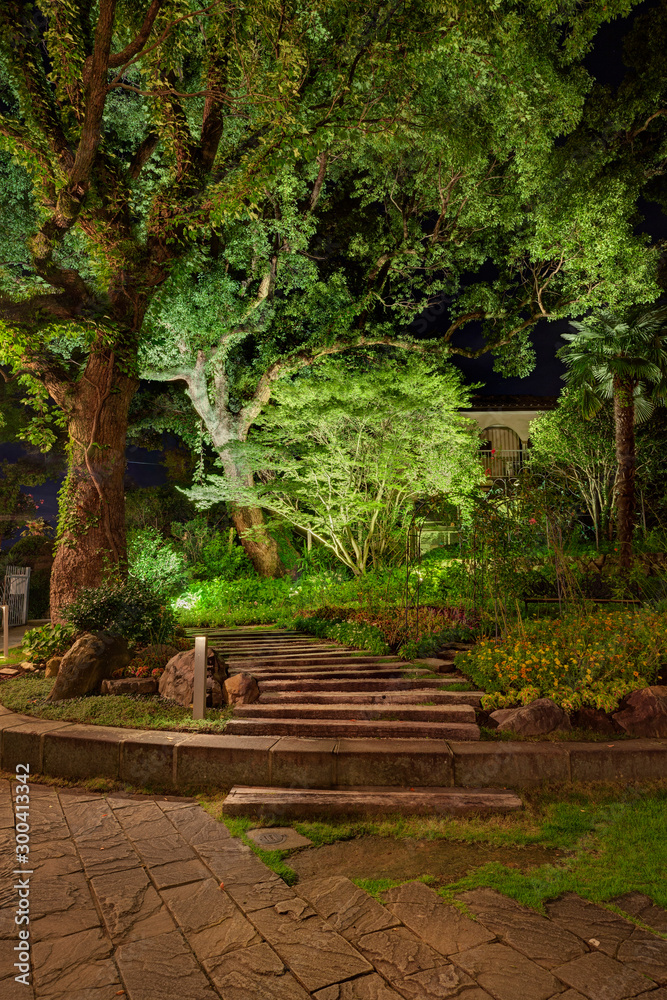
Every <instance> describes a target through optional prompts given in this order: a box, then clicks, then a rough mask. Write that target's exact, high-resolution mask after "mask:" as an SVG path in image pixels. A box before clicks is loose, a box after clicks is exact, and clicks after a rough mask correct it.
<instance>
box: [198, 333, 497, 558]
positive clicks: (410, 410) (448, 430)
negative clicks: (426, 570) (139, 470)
mask: <svg viewBox="0 0 667 1000" xmlns="http://www.w3.org/2000/svg"><path fill="white" fill-rule="evenodd" d="M468 402H469V393H468V391H467V390H466V389H465V388H464V387H463V385H462V383H461V376H460V374H459V372H458V371H457V370H456V369H454V368H453V367H451V366H450V367H448V368H444V369H443V368H440V370H438V368H437V367H436V366H435V365H434V364H433V363H432V362H431V363H428V362H427V361H425V360H424V359H423V358H421V357H414V356H408V357H407V358H405V357H404V358H399V359H397V358H392V357H386V356H382V355H381V354H378V353H377V352H375V353H373V354H371V353H369V354H368V355H367V356H366V357H365V358H364V359H354V360H353V359H349V360H347V361H346V362H344V363H340V362H339V363H337V364H334V363H333V361H332V359H324V360H323V361H319V362H318V363H317V364H316V365H315V366H314V367H313V368H312V369H309V370H307V371H305V372H302V373H300V374H299V375H297V376H296V377H295V378H293V379H283V380H281V381H280V382H278V383H277V385H276V388H275V392H274V399H273V401H272V403H271V405H270V406H268V407H267V408H266V409H265V411H264V413H263V414H262V416H261V417H260V418H259V422H258V426H257V427H256V428H254V429H253V431H252V433H251V436H250V440H249V441H248V443H247V445H245V446H243V445H239V446H237V448H236V449H235V450H236V460H237V462H238V465H239V467H240V468H243V467H244V466H245V467H246V468H247V469H248V470H249V471H250V470H252V471H255V472H259V473H261V481H260V483H258V485H257V486H256V487H255V488H254V489H248V487H247V486H245V484H244V483H238V482H234V481H231V480H230V479H229V478H225V477H223V476H219V475H209V476H208V477H206V481H205V482H204V483H202V485H200V486H194V487H193V488H192V490H190V491H188V495H189V496H190V497H191V498H192V499H193V500H194V501H195V502H196V503H197V505H198V506H200V507H206V506H209V505H210V504H211V503H213V502H216V501H219V500H221V499H225V500H233V501H236V502H241V503H246V504H248V505H252V504H254V505H255V506H261V507H263V508H264V509H265V510H268V511H270V512H271V513H273V514H275V515H277V516H278V517H279V518H280V519H281V520H283V521H286V522H287V523H288V524H290V525H293V526H294V527H295V528H297V529H299V530H300V531H301V532H302V533H303V534H306V533H310V535H311V536H312V538H313V539H315V540H316V541H317V542H319V543H320V544H322V545H324V546H325V548H327V549H329V550H330V551H331V552H332V553H333V554H334V555H335V556H336V558H337V559H339V560H340V561H341V562H342V563H343V564H344V565H345V566H347V567H348V568H349V569H351V570H352V571H353V572H354V573H355V574H363V573H364V572H365V571H366V568H367V566H368V565H369V564H371V563H372V565H373V567H374V568H378V567H380V566H382V565H384V564H386V563H387V562H391V561H392V560H396V559H397V558H398V560H399V561H400V558H401V556H402V555H403V553H404V550H405V529H406V527H407V526H408V525H409V522H410V518H411V515H412V512H413V509H414V503H415V501H416V500H418V499H419V498H420V497H425V496H433V495H439V494H441V493H447V494H448V495H449V496H450V497H451V498H452V500H453V502H455V503H456V502H458V503H459V505H460V506H463V507H465V506H466V503H467V502H469V497H470V495H471V494H472V492H473V491H474V489H475V487H477V486H479V483H480V481H481V479H482V470H481V467H480V464H479V458H478V454H477V453H478V451H479V440H478V436H477V434H476V432H475V429H474V428H473V426H472V425H471V422H470V421H469V420H468V419H467V418H466V417H463V416H461V415H460V414H459V413H458V410H459V408H460V407H462V406H466V405H467V403H468Z"/></svg>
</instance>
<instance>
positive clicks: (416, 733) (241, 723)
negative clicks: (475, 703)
mask: <svg viewBox="0 0 667 1000" xmlns="http://www.w3.org/2000/svg"><path fill="white" fill-rule="evenodd" d="M225 736H307V737H309V738H315V737H319V738H320V739H342V738H343V737H356V738H359V739H368V738H372V739H376V738H385V739H434V740H478V739H479V726H476V725H474V724H473V723H470V722H460V723H459V722H442V723H441V722H400V721H399V722H394V721H391V720H388V719H380V720H379V721H377V722H367V721H365V720H364V719H322V720H321V721H320V720H317V719H282V718H281V719H235V718H233V719H231V720H230V721H229V722H228V723H227V725H226V726H225Z"/></svg>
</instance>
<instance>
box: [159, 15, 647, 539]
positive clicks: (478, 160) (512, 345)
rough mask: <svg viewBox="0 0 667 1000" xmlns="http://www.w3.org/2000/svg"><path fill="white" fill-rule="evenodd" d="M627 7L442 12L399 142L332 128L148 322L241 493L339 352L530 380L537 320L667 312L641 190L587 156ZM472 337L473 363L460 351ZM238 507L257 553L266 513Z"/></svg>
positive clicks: (169, 291)
mask: <svg viewBox="0 0 667 1000" xmlns="http://www.w3.org/2000/svg"><path fill="white" fill-rule="evenodd" d="M630 6H631V5H630V4H620V3H619V4H616V5H609V4H605V3H602V4H597V3H593V4H590V5H587V6H586V8H585V9H584V8H582V7H581V6H580V5H578V4H575V3H572V4H559V5H558V6H557V7H555V6H554V5H551V4H543V3H542V4H529V5H528V6H527V7H526V9H525V10H523V11H522V12H519V11H518V10H517V8H516V7H515V5H514V4H512V3H507V4H505V3H500V4H499V5H496V6H495V8H494V10H493V11H491V10H489V9H487V7H486V6H485V5H480V4H472V5H469V4H466V3H459V4H449V5H447V7H446V11H445V8H443V9H440V10H439V11H436V10H435V9H434V13H433V18H434V20H433V22H431V27H432V26H433V25H435V31H434V32H433V31H432V32H427V34H426V35H425V38H426V39H427V42H428V44H424V45H421V46H420V45H415V46H412V47H406V48H405V50H404V51H402V53H401V59H400V60H397V61H396V64H395V65H396V75H397V76H398V78H399V79H400V81H401V85H402V89H401V90H400V91H399V93H395V92H387V93H386V94H385V95H383V103H382V104H380V105H378V106H380V107H382V108H384V109H386V110H385V115H386V114H390V116H391V119H392V122H393V127H392V129H391V131H388V130H386V129H380V128H378V127H376V126H375V125H373V127H369V128H366V129H357V130H355V131H354V132H351V131H350V130H348V131H345V130H342V129H341V130H337V131H336V130H331V129H330V130H328V132H327V133H326V135H322V143H321V145H320V146H319V148H318V151H317V155H314V156H310V157H303V158H300V159H298V160H294V159H290V160H285V161H284V162H283V163H282V164H280V165H276V170H275V173H274V175H273V177H272V178H271V181H270V183H269V182H267V184H266V185H265V186H264V187H263V188H261V189H254V190H253V197H252V200H251V199H250V198H249V197H248V198H246V199H245V201H244V203H243V204H244V206H245V212H244V214H242V215H241V216H240V217H239V218H238V219H232V218H227V219H224V220H221V222H220V224H219V225H218V226H217V228H216V230H215V232H214V233H212V234H211V238H210V240H209V241H208V243H205V242H203V241H202V242H201V243H200V244H199V245H198V247H197V250H196V253H193V255H192V256H191V257H190V258H189V259H188V260H187V261H185V260H184V261H183V265H182V271H181V274H182V279H181V280H180V281H179V282H178V283H173V284H171V285H165V286H164V287H163V288H162V289H161V291H160V293H159V294H158V295H157V296H156V298H155V299H154V301H153V304H152V307H151V309H150V311H149V314H148V315H147V320H146V325H145V336H144V339H143V342H142V348H141V361H142V366H143V367H142V370H143V373H144V375H145V376H146V377H147V378H150V379H155V380H159V381H164V382H174V383H178V384H181V385H184V386H185V388H186V393H187V395H188V397H189V399H190V402H191V404H192V407H193V410H194V414H195V415H196V418H197V420H198V421H199V422H200V433H201V435H202V436H203V437H204V438H205V439H206V440H207V441H208V442H209V443H210V444H211V445H212V447H213V448H214V450H215V451H216V453H217V454H218V456H219V458H220V460H221V462H222V465H223V468H224V471H225V475H226V476H227V477H228V478H229V479H230V480H232V481H236V482H240V481H241V480H243V479H244V478H245V479H246V485H250V480H249V479H248V477H247V473H246V472H245V471H244V470H243V469H242V468H241V467H240V466H239V465H238V463H237V462H236V460H235V453H236V449H235V445H236V444H237V443H238V442H243V441H244V440H245V439H246V438H247V436H248V433H249V430H250V428H251V427H252V424H253V422H254V421H255V420H256V419H257V417H258V416H259V414H260V413H261V411H262V408H263V407H264V406H265V405H266V403H267V402H268V400H269V399H270V397H271V393H272V387H273V386H274V384H275V382H276V380H278V379H280V378H282V377H283V376H285V375H287V374H289V373H290V372H292V371H294V370H297V369H299V368H302V367H304V366H309V365H312V364H313V363H314V362H315V361H316V360H317V359H318V358H319V357H322V356H323V355H333V354H337V353H340V352H344V351H349V350H355V349H362V350H363V349H364V348H365V347H367V346H368V345H377V344H389V345H394V346H400V347H403V348H405V349H409V350H412V351H420V352H431V351H435V352H440V353H442V354H447V353H452V352H458V353H461V354H466V355H475V354H481V353H483V352H484V351H486V350H494V351H495V352H496V353H497V354H498V355H499V356H500V357H501V360H502V361H503V363H504V364H505V370H506V371H507V372H508V373H513V374H520V373H524V372H525V371H526V370H527V368H529V367H530V362H531V357H532V355H531V350H530V347H529V344H528V340H527V337H528V332H529V331H530V329H531V327H532V326H534V324H535V323H536V322H538V320H540V319H544V318H549V319H554V318H557V317H562V316H570V315H576V314H582V313H584V312H585V311H586V310H588V309H590V308H591V306H596V305H597V306H602V305H603V304H606V303H609V302H619V301H621V300H623V301H640V302H641V301H646V300H651V299H652V298H655V297H656V296H657V294H658V287H657V284H656V280H655V279H656V272H657V253H656V252H655V249H654V248H651V247H649V246H647V245H646V240H645V239H644V238H643V237H641V236H635V235H634V234H633V228H632V227H633V221H634V214H635V211H636V199H637V195H638V192H639V191H640V190H641V185H642V183H643V180H642V178H640V177H639V176H637V177H636V178H635V179H634V180H632V179H631V180H630V181H628V182H627V183H624V184H621V183H620V182H618V181H616V182H614V183H610V181H609V178H608V177H607V176H606V174H605V170H604V169H603V166H600V164H597V163H596V165H594V166H593V167H591V168H590V169H580V162H581V155H580V151H579V149H578V147H577V142H578V141H583V142H588V138H587V135H588V133H587V131H586V130H587V129H588V124H587V120H585V119H584V117H583V114H584V109H585V108H586V95H587V93H588V91H589V90H590V88H591V87H592V83H593V81H592V79H591V77H590V76H589V75H588V74H587V73H586V72H585V70H584V69H583V65H582V59H583V56H584V55H585V53H586V52H587V50H588V48H589V46H590V43H591V40H592V39H593V38H594V35H595V31H596V29H597V27H598V26H599V25H600V23H601V22H602V21H603V20H604V19H606V18H608V17H611V16H614V15H615V14H618V13H625V12H627V11H628V10H629V9H630ZM404 37H408V38H409V33H408V35H407V36H404ZM374 114H377V112H374ZM582 130H583V133H585V134H584V135H583V138H581V136H580V133H582ZM568 135H569V136H570V137H571V138H572V142H571V143H570V144H567V143H565V142H564V141H563V137H564V136H568ZM576 136H579V139H576V138H575V137H576ZM443 297H445V298H446V299H447V302H448V309H447V311H448V313H449V316H448V319H447V321H446V322H445V324H444V327H443V328H442V329H441V330H440V331H438V335H437V336H436V337H431V338H430V339H424V337H423V333H424V332H426V324H424V325H423V327H422V326H420V323H421V320H420V319H419V316H420V313H422V311H423V310H424V307H425V306H426V305H427V304H428V302H429V301H438V300H439V301H441V300H442V299H443ZM470 324H479V325H481V328H482V333H483V337H484V343H483V346H482V347H481V348H479V349H476V350H471V349H469V348H468V347H467V346H466V344H465V341H464V340H462V339H461V332H462V331H465V330H466V329H467V328H468V326H469V325H470ZM165 398H166V404H167V405H166V406H165V409H164V413H163V420H164V424H163V426H165V427H171V428H174V429H176V428H178V426H179V422H181V416H180V415H179V414H178V412H177V411H178V406H176V407H174V406H173V405H172V403H171V402H170V401H169V398H168V397H165ZM192 433H193V427H192V423H191V422H190V434H191V435H192ZM241 510H242V511H243V515H244V517H245V526H246V545H249V544H250V543H249V541H248V539H249V537H250V535H249V534H248V533H247V529H248V528H252V529H255V530H253V531H252V535H253V537H255V538H257V537H258V535H257V530H256V526H257V525H258V524H259V522H260V517H261V512H260V511H259V509H257V508H252V507H243V508H241ZM237 525H239V526H240V527H241V528H243V522H242V520H241V518H240V517H239V516H238V513H237ZM242 533H243V532H242Z"/></svg>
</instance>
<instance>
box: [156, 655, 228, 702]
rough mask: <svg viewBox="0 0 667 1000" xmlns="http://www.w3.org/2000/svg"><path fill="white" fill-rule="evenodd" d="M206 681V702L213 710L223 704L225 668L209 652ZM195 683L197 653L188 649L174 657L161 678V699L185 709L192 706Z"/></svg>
mask: <svg viewBox="0 0 667 1000" xmlns="http://www.w3.org/2000/svg"><path fill="white" fill-rule="evenodd" d="M207 674H208V676H207V679H206V701H207V703H209V702H210V703H211V704H212V706H213V708H218V707H220V706H221V705H222V704H223V696H222V685H223V683H224V680H225V668H224V667H223V665H222V663H221V662H220V660H219V659H218V657H217V656H216V654H215V653H214V652H213V650H209V654H208V664H207ZM194 681H195V651H194V649H186V650H184V651H183V652H181V653H177V654H176V656H172V658H171V659H170V660H169V663H168V664H167V666H166V667H165V669H164V673H163V674H162V677H161V678H160V686H159V692H160V697H162V698H168V699H169V700H170V701H175V702H177V704H179V705H183V707H184V708H189V707H190V705H191V704H192V695H193V691H194Z"/></svg>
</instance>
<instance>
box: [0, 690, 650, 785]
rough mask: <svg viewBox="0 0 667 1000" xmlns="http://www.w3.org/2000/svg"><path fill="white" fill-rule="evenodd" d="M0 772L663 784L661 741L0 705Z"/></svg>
mask: <svg viewBox="0 0 667 1000" xmlns="http://www.w3.org/2000/svg"><path fill="white" fill-rule="evenodd" d="M0 737H1V756H0V764H1V766H2V769H3V770H5V771H14V770H15V767H16V765H17V764H19V763H21V764H25V763H27V764H29V765H30V771H31V773H33V774H45V775H49V776H51V777H55V778H66V779H68V780H73V781H76V780H84V779H88V778H98V777H103V778H111V779H115V780H119V781H126V782H128V783H130V784H133V785H137V786H139V787H145V786H150V787H158V788H163V789H169V790H179V791H183V790H186V789H187V790H194V789H196V788H204V787H207V786H209V787H210V786H213V787H217V788H221V789H229V788H231V787H232V785H256V786H257V785H272V786H275V787H282V788H290V787H291V788H331V787H334V786H338V787H345V786H358V785H370V786H373V787H376V788H377V787H382V786H403V787H405V786H407V787H411V786H422V787H428V786H433V787H443V786H454V785H456V786H460V787H463V788H513V789H519V788H530V787H534V786H537V785H540V784H542V783H544V782H550V781H555V782H565V783H567V782H573V781H587V782H596V781H654V780H657V779H660V778H665V777H667V740H624V741H620V742H617V743H610V744H605V743H574V742H562V743H527V742H526V743H524V742H515V743H511V742H506V743H484V742H482V743H477V742H472V741H471V742H460V743H459V742H454V741H451V740H449V741H445V740H400V739H382V740H372V739H339V740H329V739H305V738H299V737H279V738H277V737H273V736H225V735H221V736H214V735H208V734H201V735H198V734H192V733H170V732H157V731H144V730H137V729H120V728H112V727H108V726H84V725H77V724H74V723H68V722H51V721H48V720H45V719H35V718H32V717H30V716H25V715H17V714H15V713H13V712H11V711H9V710H8V709H6V708H3V707H2V706H0Z"/></svg>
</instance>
